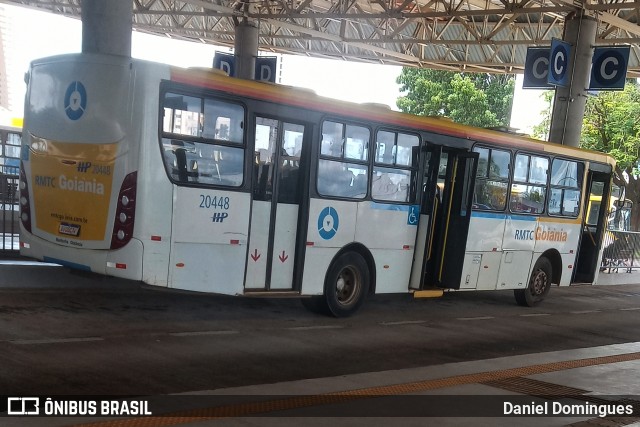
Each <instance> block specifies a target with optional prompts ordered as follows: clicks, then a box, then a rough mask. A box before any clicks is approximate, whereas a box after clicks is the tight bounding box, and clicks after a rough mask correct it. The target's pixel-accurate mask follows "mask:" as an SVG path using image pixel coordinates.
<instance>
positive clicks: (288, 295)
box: [242, 290, 300, 298]
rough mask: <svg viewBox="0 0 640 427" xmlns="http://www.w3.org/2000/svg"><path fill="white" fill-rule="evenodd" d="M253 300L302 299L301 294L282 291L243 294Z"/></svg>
mask: <svg viewBox="0 0 640 427" xmlns="http://www.w3.org/2000/svg"><path fill="white" fill-rule="evenodd" d="M242 296H245V297H251V298H300V292H298V291H290V290H281V291H271V290H269V291H265V290H246V291H244V293H243V294H242Z"/></svg>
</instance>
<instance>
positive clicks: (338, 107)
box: [171, 67, 615, 167]
mask: <svg viewBox="0 0 640 427" xmlns="http://www.w3.org/2000/svg"><path fill="white" fill-rule="evenodd" d="M171 79H172V80H173V81H177V82H181V83H186V84H191V85H196V86H204V87H208V88H211V89H215V90H221V91H224V92H229V93H233V94H238V95H242V96H247V97H251V98H255V99H262V100H267V101H272V102H276V103H282V104H287V105H292V106H295V107H301V108H307V109H311V110H316V111H321V112H325V113H327V114H336V115H342V116H349V117H353V118H356V119H362V120H367V121H379V122H382V123H388V124H390V125H397V126H402V127H409V128H413V129H416V130H425V131H430V132H435V133H440V134H445V135H451V136H456V137H459V138H463V139H467V140H470V141H477V142H486V143H491V144H496V145H502V146H505V147H509V148H512V147H517V148H519V149H522V150H533V151H543V152H548V153H552V154H556V155H561V156H567V157H575V158H581V159H585V160H590V161H595V162H600V163H605V164H609V165H611V166H612V167H613V166H614V165H615V160H614V159H613V157H611V156H609V155H607V154H605V153H601V152H597V151H591V150H584V149H580V148H574V147H568V146H565V145H560V144H556V143H551V142H545V141H539V140H536V139H533V138H529V137H526V136H520V135H514V134H509V133H506V132H500V131H496V130H491V129H483V128H477V127H473V126H467V125H462V124H460V123H455V122H453V121H451V120H447V119H445V118H437V117H424V116H415V115H412V114H407V113H401V112H398V111H393V110H391V109H389V108H381V107H378V106H375V105H371V104H357V103H352V102H346V101H340V100H336V99H331V98H325V97H321V96H318V95H316V94H315V93H313V92H312V91H309V90H308V89H300V88H294V87H290V86H283V85H278V84H272V83H265V82H259V81H252V80H242V79H236V78H232V77H228V76H225V75H221V74H220V73H219V72H215V71H212V70H206V69H184V68H178V67H172V68H171Z"/></svg>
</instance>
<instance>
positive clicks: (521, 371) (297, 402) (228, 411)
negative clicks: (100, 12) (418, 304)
mask: <svg viewBox="0 0 640 427" xmlns="http://www.w3.org/2000/svg"><path fill="white" fill-rule="evenodd" d="M639 359H640V352H635V353H626V354H618V355H612V356H602V357H592V358H586V359H577V360H566V361H561V362H551V363H543V364H537V365H530V366H522V367H518V368H511V369H503V370H497V371H487V372H479V373H474V374H465V375H455V376H451V377H445V378H438V379H432V380H424V381H416V382H409V383H403V384H394V385H386V386H379V387H369V388H362V389H356V390H345V391H339V392H334V393H327V394H319V395H306V396H295V397H287V398H284V399H271V400H266V401H257V402H249V403H240V404H235V405H226V406H218V407H211V408H202V409H194V410H188V411H180V412H175V413H171V414H166V415H163V416H150V417H140V418H128V419H119V420H108V421H106V420H105V421H102V422H95V423H89V424H78V425H76V427H89V426H91V427H147V426H149V427H160V426H173V425H179V424H186V423H191V422H197V421H207V420H213V419H216V418H228V417H243V416H250V415H256V414H264V413H270V412H276V411H283V410H289V409H297V408H305V407H312V406H320V405H328V404H333V403H343V402H347V401H350V400H355V399H363V398H368V397H374V396H391V395H402V394H409V393H418V392H422V391H427V390H434V389H439V388H445V387H453V386H458V385H463V384H485V383H488V382H490V381H501V380H505V379H508V378H518V377H526V376H529V375H535V374H542V373H547V372H556V371H563V370H567V369H574V368H582V367H588V366H597V365H605V364H610V363H619V362H627V361H631V360H639ZM577 390H579V389H577ZM627 420H628V421H629V422H632V421H631V420H633V419H627ZM586 425H587V424H585V426H586Z"/></svg>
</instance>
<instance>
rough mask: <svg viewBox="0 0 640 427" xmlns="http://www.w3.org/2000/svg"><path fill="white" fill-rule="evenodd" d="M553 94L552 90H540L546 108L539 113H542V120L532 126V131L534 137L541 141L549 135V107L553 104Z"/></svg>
mask: <svg viewBox="0 0 640 427" xmlns="http://www.w3.org/2000/svg"><path fill="white" fill-rule="evenodd" d="M553 95H554V92H553V91H552V90H545V91H544V92H542V95H540V97H542V98H544V101H545V103H546V106H547V107H546V108H545V109H544V110H543V111H540V112H539V113H540V114H542V122H540V123H539V124H537V125H535V126H533V129H532V133H533V135H532V136H533V137H534V138H538V139H541V140H543V141H546V140H547V137H548V136H549V128H550V127H551V107H552V106H553Z"/></svg>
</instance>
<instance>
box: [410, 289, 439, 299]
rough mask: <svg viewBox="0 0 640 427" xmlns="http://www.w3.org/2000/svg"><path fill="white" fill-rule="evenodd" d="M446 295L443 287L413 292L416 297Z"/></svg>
mask: <svg viewBox="0 0 640 427" xmlns="http://www.w3.org/2000/svg"><path fill="white" fill-rule="evenodd" d="M442 295H444V291H443V290H442V289H429V290H425V291H415V292H414V293H413V297H414V298H440V297H441V296H442Z"/></svg>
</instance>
